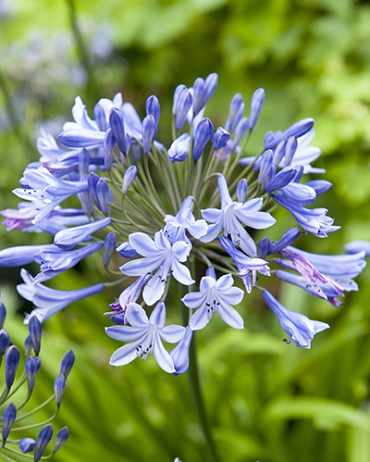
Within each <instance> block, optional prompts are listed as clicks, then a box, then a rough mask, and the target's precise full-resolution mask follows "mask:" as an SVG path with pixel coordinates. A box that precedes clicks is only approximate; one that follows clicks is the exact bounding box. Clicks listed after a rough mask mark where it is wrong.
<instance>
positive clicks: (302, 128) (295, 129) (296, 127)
mask: <svg viewBox="0 0 370 462" xmlns="http://www.w3.org/2000/svg"><path fill="white" fill-rule="evenodd" d="M314 123H315V121H314V119H311V118H310V117H307V118H306V119H302V120H300V121H299V122H296V123H295V124H293V125H291V126H290V127H289V128H287V129H286V130H285V132H284V133H283V138H285V139H287V138H290V137H291V136H295V137H296V138H299V137H300V136H303V135H304V134H305V133H307V132H308V131H310V130H311V128H312V127H313V124H314Z"/></svg>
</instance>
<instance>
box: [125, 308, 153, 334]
mask: <svg viewBox="0 0 370 462" xmlns="http://www.w3.org/2000/svg"><path fill="white" fill-rule="evenodd" d="M126 317H127V321H128V322H129V323H130V324H131V326H132V327H135V328H141V329H143V328H147V327H149V319H148V316H147V315H146V313H145V311H144V309H143V308H142V307H141V306H140V305H138V304H137V303H129V304H128V305H127V310H126Z"/></svg>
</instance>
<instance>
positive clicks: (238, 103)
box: [225, 93, 245, 133]
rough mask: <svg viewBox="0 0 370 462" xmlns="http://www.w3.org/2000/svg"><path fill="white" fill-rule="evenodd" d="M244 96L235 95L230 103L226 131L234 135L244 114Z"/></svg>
mask: <svg viewBox="0 0 370 462" xmlns="http://www.w3.org/2000/svg"><path fill="white" fill-rule="evenodd" d="M244 107H245V105H244V103H243V96H242V95H241V94H240V93H237V94H236V95H234V97H233V99H232V100H231V103H230V109H229V115H228V117H227V120H226V124H225V130H227V131H228V132H230V133H232V132H233V131H234V129H235V127H236V126H237V124H238V122H239V120H240V119H241V118H242V116H243V112H244Z"/></svg>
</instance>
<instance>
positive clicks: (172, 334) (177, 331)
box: [159, 325, 185, 343]
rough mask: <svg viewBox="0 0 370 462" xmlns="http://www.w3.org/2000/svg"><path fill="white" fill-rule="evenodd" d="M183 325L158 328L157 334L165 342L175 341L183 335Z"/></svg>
mask: <svg viewBox="0 0 370 462" xmlns="http://www.w3.org/2000/svg"><path fill="white" fill-rule="evenodd" d="M184 331H185V327H183V326H176V325H172V326H166V327H164V328H163V329H161V330H160V332H159V335H160V336H161V337H162V339H163V340H164V341H165V342H168V343H176V342H179V341H180V340H181V339H182V337H183V335H184Z"/></svg>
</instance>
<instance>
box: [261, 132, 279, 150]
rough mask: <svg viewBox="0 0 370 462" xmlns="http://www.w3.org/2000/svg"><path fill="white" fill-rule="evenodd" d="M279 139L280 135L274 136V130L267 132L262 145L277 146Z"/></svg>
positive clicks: (265, 146) (266, 146)
mask: <svg viewBox="0 0 370 462" xmlns="http://www.w3.org/2000/svg"><path fill="white" fill-rule="evenodd" d="M280 140H281V135H279V136H276V135H275V133H274V132H271V131H270V132H267V133H266V135H265V138H264V140H263V147H264V148H265V149H271V148H274V147H275V146H277V144H278V143H279V142H280Z"/></svg>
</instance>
